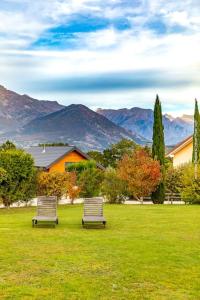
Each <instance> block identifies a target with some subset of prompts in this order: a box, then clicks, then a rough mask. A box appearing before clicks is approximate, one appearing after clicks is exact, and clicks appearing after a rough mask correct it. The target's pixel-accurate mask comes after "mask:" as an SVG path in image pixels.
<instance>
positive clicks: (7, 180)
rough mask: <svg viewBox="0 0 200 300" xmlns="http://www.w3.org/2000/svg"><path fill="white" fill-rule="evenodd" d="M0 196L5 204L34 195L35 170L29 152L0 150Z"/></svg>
mask: <svg viewBox="0 0 200 300" xmlns="http://www.w3.org/2000/svg"><path fill="white" fill-rule="evenodd" d="M0 169H1V171H0V178H1V179H0V181H1V185H0V197H1V199H2V201H3V203H4V205H6V206H10V205H11V204H12V203H13V202H16V201H19V200H22V201H28V200H30V199H31V198H33V197H34V196H35V178H36V171H35V168H34V162H33V159H32V157H31V155H30V154H27V153H25V152H24V151H22V150H17V149H10V150H6V149H3V150H1V151H0Z"/></svg>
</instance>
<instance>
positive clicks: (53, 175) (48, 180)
mask: <svg viewBox="0 0 200 300" xmlns="http://www.w3.org/2000/svg"><path fill="white" fill-rule="evenodd" d="M79 192H80V189H79V188H78V187H77V183H76V174H75V173H74V172H58V171H54V172H40V173H39V174H38V176H37V195H39V196H41V195H46V196H56V197H57V199H58V200H60V199H61V198H62V197H63V196H65V197H67V196H69V197H70V199H72V202H73V201H74V199H75V198H76V197H77V196H78V194H79Z"/></svg>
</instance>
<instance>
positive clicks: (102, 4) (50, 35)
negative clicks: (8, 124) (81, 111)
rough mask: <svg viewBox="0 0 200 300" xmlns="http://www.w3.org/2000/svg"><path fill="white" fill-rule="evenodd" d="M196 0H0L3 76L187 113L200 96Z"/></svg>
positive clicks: (19, 87)
mask: <svg viewBox="0 0 200 300" xmlns="http://www.w3.org/2000/svg"><path fill="white" fill-rule="evenodd" d="M199 16H200V3H199V0H185V1H181V0H176V1H174V0H168V1H166V0H123V1H122V0H48V1H43V0H35V1H31V0H1V2H0V20H1V22H0V66H1V67H0V84H3V85H4V86H6V87H7V88H9V89H12V90H15V91H17V92H19V93H22V94H24V93H25V94H29V95H31V96H33V97H36V98H39V99H49V100H58V101H59V102H60V103H63V104H65V105H68V104H71V103H83V104H85V105H88V106H89V107H91V108H93V109H96V108H97V107H103V108H121V107H133V106H140V107H146V108H151V107H152V106H153V102H154V99H155V95H156V94H157V93H158V94H159V95H160V98H161V100H162V103H163V108H164V111H165V112H168V113H172V114H175V115H181V114H182V113H191V112H192V111H193V103H194V98H199V99H200V76H199V75H200V74H199V73H200V55H199V53H200V18H199Z"/></svg>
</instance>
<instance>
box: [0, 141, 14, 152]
mask: <svg viewBox="0 0 200 300" xmlns="http://www.w3.org/2000/svg"><path fill="white" fill-rule="evenodd" d="M10 149H16V146H15V144H13V143H12V142H11V141H9V140H7V141H6V142H5V143H3V144H2V145H0V151H2V150H3V151H6V150H10Z"/></svg>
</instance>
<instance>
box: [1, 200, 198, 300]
mask: <svg viewBox="0 0 200 300" xmlns="http://www.w3.org/2000/svg"><path fill="white" fill-rule="evenodd" d="M34 213H35V209H34V208H16V209H10V210H7V209H1V210H0V299H14V300H17V299H20V300H21V299H23V300H24V299H38V300H40V299H45V300H46V299H54V300H55V299H59V300H62V299H70V300H71V299H72V300H73V299H81V300H85V299H91V300H96V299H109V300H110V299H120V300H122V299H148V300H149V299H152V300H157V299H159V300H162V299H173V300H174V299H175V300H178V299H181V300H183V299H195V300H196V299H200V284H199V282H200V206H175V205H173V206H170V205H169V206H161V205H160V206H156V205H154V206H153V205H143V206H142V205H140V206H137V205H106V206H105V216H106V218H107V221H108V224H107V228H106V229H82V228H81V222H80V221H81V215H82V206H81V205H74V206H65V207H64V206H60V207H59V211H58V213H59V219H60V224H59V225H58V226H57V227H56V228H32V227H31V218H32V216H33V215H34Z"/></svg>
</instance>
